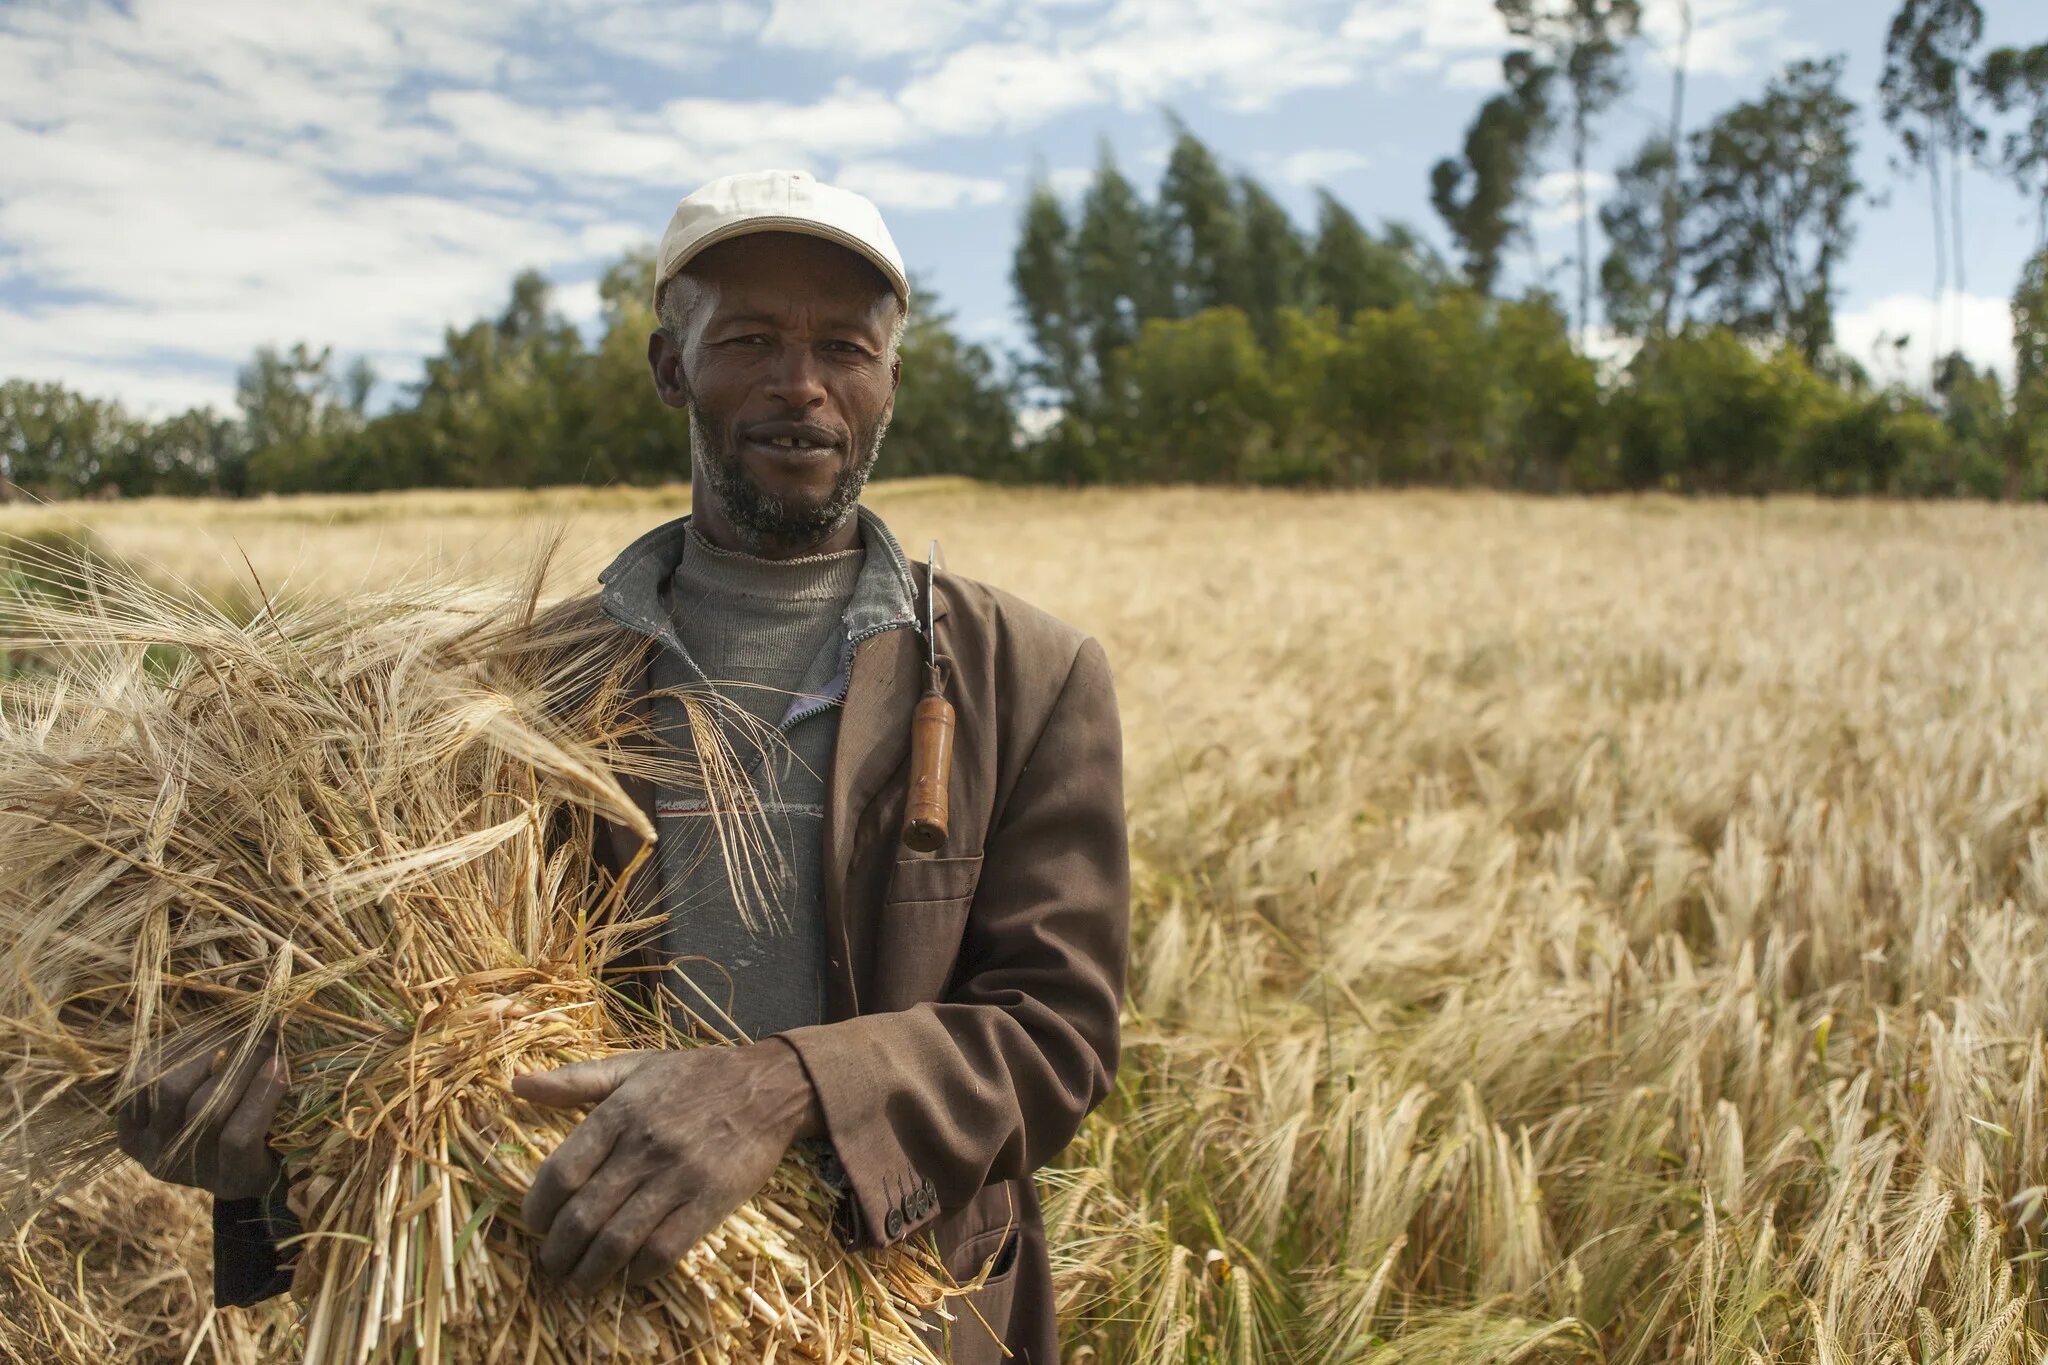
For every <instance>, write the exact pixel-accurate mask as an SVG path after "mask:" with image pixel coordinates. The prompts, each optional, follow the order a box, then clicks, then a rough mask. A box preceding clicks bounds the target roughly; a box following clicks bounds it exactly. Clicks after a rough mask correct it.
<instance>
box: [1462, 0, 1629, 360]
mask: <svg viewBox="0 0 2048 1365" xmlns="http://www.w3.org/2000/svg"><path fill="white" fill-rule="evenodd" d="M1494 8H1496V9H1497V10H1499V11H1500V15H1501V18H1502V19H1504V20H1506V21H1507V26H1508V32H1509V33H1510V34H1511V35H1513V36H1514V37H1515V38H1516V39H1518V40H1519V41H1521V42H1523V43H1525V44H1527V45H1528V47H1529V50H1530V52H1531V54H1532V56H1533V57H1534V59H1535V61H1536V63H1537V65H1539V66H1541V67H1544V68H1546V69H1548V70H1552V71H1556V72H1558V73H1559V74H1560V75H1562V76H1563V78H1564V87H1565V90H1566V92H1567V94H1568V96H1569V99H1570V104H1571V157H1572V181H1573V183H1572V197H1573V202H1574V204H1575V205H1576V207H1577V210H1578V212H1577V215H1576V216H1577V219H1578V234H1579V243H1578V267H1579V313H1578V319H1579V345H1580V347H1581V348H1583V347H1584V346H1585V343H1586V328H1587V327H1588V325H1589V324H1590V322H1591V310H1592V306H1593V264H1592V261H1593V245H1592V237H1591V233H1592V215H1591V212H1590V211H1589V209H1588V208H1587V204H1586V156H1587V150H1588V148H1589V146H1590V145H1591V142H1592V125H1593V120H1594V119H1596V118H1598V117H1599V116H1600V115H1601V114H1603V113H1605V112H1606V111H1607V109H1608V108H1609V107H1610V106H1611V105H1612V104H1613V103H1614V101H1615V100H1617V99H1619V98H1620V97H1621V93H1622V91H1623V90H1625V89H1626V88H1627V68H1626V67H1625V66H1624V65H1623V61H1622V58H1623V49H1624V46H1625V44H1627V43H1628V41H1629V40H1630V39H1632V38H1634V37H1635V36H1636V34H1637V32H1638V31H1639V30H1640V29H1641V27H1642V19H1643V11H1642V5H1641V4H1640V3H1639V0H1494Z"/></svg>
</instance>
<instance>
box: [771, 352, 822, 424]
mask: <svg viewBox="0 0 2048 1365" xmlns="http://www.w3.org/2000/svg"><path fill="white" fill-rule="evenodd" d="M768 396H769V397H771V398H774V399H775V400H777V401H778V402H780V403H782V404H783V405H784V406H785V407H789V408H796V409H809V408H814V407H816V406H818V405H819V404H820V403H822V402H824V401H825V377H824V370H823V368H822V367H821V366H820V365H819V363H818V357H817V356H816V355H814V354H812V351H811V348H810V347H809V346H805V345H801V344H798V345H793V346H782V347H779V348H778V351H777V355H776V358H775V367H774V369H773V370H772V371H771V372H770V374H769V376H768Z"/></svg>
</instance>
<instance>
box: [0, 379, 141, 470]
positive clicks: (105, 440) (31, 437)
mask: <svg viewBox="0 0 2048 1365" xmlns="http://www.w3.org/2000/svg"><path fill="white" fill-rule="evenodd" d="M133 439H134V424H133V423H132V422H131V421H130V419H129V417H128V415H127V414H126V413H125V412H123V411H122V410H121V408H120V405H119V404H116V403H109V402H106V401H104V400H102V399H97V398H88V397H86V396H85V395H83V394H79V393H74V392H72V391H71V390H70V389H68V388H66V387H64V385H62V384H54V383H36V382H33V381H31V380H26V379H10V380H8V381H6V382H5V383H4V384H0V477H4V478H5V479H6V481H7V482H8V483H9V484H11V485H13V486H14V487H15V488H18V489H20V490H22V491H23V492H27V493H33V494H36V495H37V496H40V497H50V498H63V497H77V496H79V495H80V494H83V493H87V492H90V491H92V490H93V489H94V488H95V487H97V486H99V484H100V482H101V481H102V479H103V478H104V477H106V475H107V474H108V473H109V472H110V471H112V470H115V469H117V468H119V466H120V465H121V464H122V463H123V462H124V448H125V447H126V446H127V445H128V444H130V443H132V441H133Z"/></svg>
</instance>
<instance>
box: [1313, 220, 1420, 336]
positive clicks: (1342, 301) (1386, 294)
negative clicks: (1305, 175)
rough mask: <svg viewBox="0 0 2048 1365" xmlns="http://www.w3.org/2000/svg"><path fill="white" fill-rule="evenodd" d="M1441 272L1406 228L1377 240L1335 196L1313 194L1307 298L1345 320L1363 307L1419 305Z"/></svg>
mask: <svg viewBox="0 0 2048 1365" xmlns="http://www.w3.org/2000/svg"><path fill="white" fill-rule="evenodd" d="M1444 274H1445V271H1444V267H1443V264H1442V262H1441V261H1438V260H1436V259H1435V258H1434V257H1433V256H1431V255H1430V254H1429V253H1428V252H1427V250H1426V249H1425V248H1424V247H1422V245H1421V244H1420V243H1419V242H1418V241H1417V240H1416V238H1415V234H1414V233H1412V232H1410V231H1409V230H1408V229H1406V228H1404V227H1400V226H1398V225H1395V226H1391V227H1389V228H1388V229H1387V231H1386V233H1385V234H1384V235H1383V236H1380V237H1375V236H1373V234H1372V233H1371V232H1369V231H1367V230H1366V227H1365V225H1364V224H1363V223H1361V222H1359V221H1358V219H1357V217H1356V216H1355V215H1353V213H1352V212H1351V210H1350V209H1348V208H1346V207H1344V205H1343V204H1342V203H1340V202H1339V201H1338V199H1337V197H1336V196H1335V195H1333V194H1331V193H1330V192H1329V191H1328V190H1318V191H1316V236H1315V245H1314V247H1313V248H1312V249H1311V251H1310V255H1309V265H1308V283H1309V288H1308V289H1307V290H1305V291H1304V294H1305V296H1306V298H1309V299H1313V300H1314V301H1315V302H1316V303H1319V304H1327V305H1328V306H1330V307H1332V308H1334V309H1336V310H1337V316H1338V317H1339V318H1342V319H1345V320H1349V319H1350V318H1351V317H1353V316H1354V315H1356V314H1357V313H1359V312H1360V311H1362V310H1364V309H1367V308H1393V307H1396V306H1397V305H1399V304H1403V303H1416V304H1419V303H1422V302H1423V301H1424V300H1426V299H1428V298H1429V297H1430V296H1431V295H1432V294H1434V293H1435V292H1436V290H1437V289H1439V288H1440V287H1442V283H1443V276H1444Z"/></svg>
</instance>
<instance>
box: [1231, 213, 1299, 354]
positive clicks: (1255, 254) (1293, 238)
mask: <svg viewBox="0 0 2048 1365" xmlns="http://www.w3.org/2000/svg"><path fill="white" fill-rule="evenodd" d="M1237 201H1238V204H1239V205H1240V206H1241V212H1242V215H1243V224H1244V283H1243V286H1242V293H1243V296H1244V301H1245V309H1246V311H1247V312H1249V313H1250V314H1251V319H1252V326H1253V327H1254V328H1255V329H1257V331H1258V334H1259V340H1260V342H1261V343H1262V344H1264V345H1265V346H1267V347H1271V346H1272V345H1273V343H1274V341H1275V340H1276V339H1277V337H1278V323H1277V319H1278V317H1279V313H1280V310H1281V309H1282V308H1298V307H1300V306H1301V305H1302V304H1303V303H1305V302H1306V301H1307V298H1308V244H1307V243H1305V242H1304V241H1302V237H1301V233H1300V231H1299V230H1298V229H1297V228H1296V227H1295V226H1294V220H1293V219H1292V218H1290V217H1288V215H1287V210H1286V209H1285V208H1283V207H1282V206H1281V204H1280V201H1279V200H1277V199H1275V198H1274V197H1273V196H1272V194H1271V193H1270V192H1268V191H1267V189H1266V187H1265V186H1264V185H1261V184H1260V183H1259V182H1258V181H1257V180H1255V179H1253V178H1252V177H1251V176H1248V175H1246V176H1240V177H1239V178H1238V181H1237Z"/></svg>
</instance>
